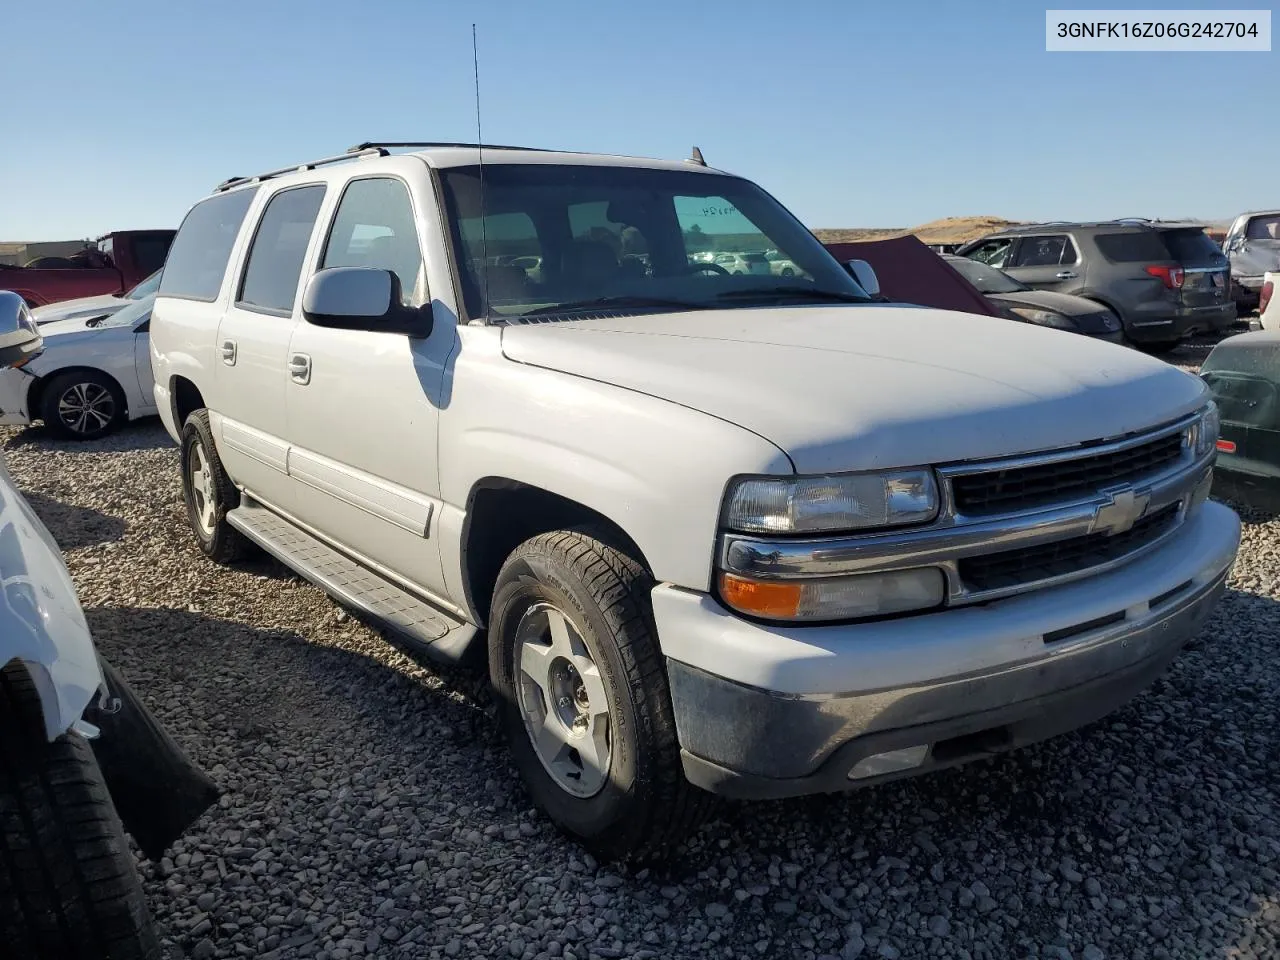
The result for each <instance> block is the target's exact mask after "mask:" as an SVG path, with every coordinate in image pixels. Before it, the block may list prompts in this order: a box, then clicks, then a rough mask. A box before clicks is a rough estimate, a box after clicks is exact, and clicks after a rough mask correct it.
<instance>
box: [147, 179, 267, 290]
mask: <svg viewBox="0 0 1280 960" xmlns="http://www.w3.org/2000/svg"><path fill="white" fill-rule="evenodd" d="M257 191H258V188H257V187H253V188H250V189H244V190H235V191H233V192H231V193H222V194H219V195H218V196H216V197H210V198H209V199H208V200H202V201H200V202H199V203H197V204H196V205H195V206H194V207H192V208H191V211H190V212H189V213H188V214H187V215H186V217H185V218H184V219H183V221H182V226H181V227H179V228H178V235H177V236H176V237H175V238H174V241H173V246H172V247H170V248H169V257H168V259H167V260H166V261H165V269H164V276H163V278H162V279H161V281H160V296H162V297H178V298H180V299H183V300H200V301H203V302H205V303H212V302H213V301H214V300H217V299H218V291H219V290H220V289H221V288H222V278H223V277H224V276H225V275H226V272H227V261H228V260H230V259H231V248H232V247H233V246H235V242H236V237H237V236H238V235H239V233H240V225H241V224H242V223H244V216H245V214H246V213H248V211H249V204H250V203H252V202H253V197H254V194H256V193H257Z"/></svg>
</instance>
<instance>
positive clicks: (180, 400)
mask: <svg viewBox="0 0 1280 960" xmlns="http://www.w3.org/2000/svg"><path fill="white" fill-rule="evenodd" d="M169 404H170V406H171V408H172V413H173V422H174V424H175V426H176V427H177V428H178V430H179V431H181V430H182V425H183V424H184V423H186V422H187V417H189V416H191V414H193V413H194V412H195V411H197V410H199V409H200V408H201V407H204V406H206V404H205V402H204V394H202V393H201V392H200V388H199V387H197V386H196V385H195V383H194V382H193V381H191V380H188V379H187V378H186V377H183V376H180V375H176V374H175V375H174V376H172V377H170V378H169Z"/></svg>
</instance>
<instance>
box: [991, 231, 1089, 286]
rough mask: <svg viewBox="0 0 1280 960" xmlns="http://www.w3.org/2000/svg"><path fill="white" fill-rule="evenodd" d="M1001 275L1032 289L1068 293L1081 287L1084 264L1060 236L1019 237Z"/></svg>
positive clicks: (1066, 239)
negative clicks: (1007, 275)
mask: <svg viewBox="0 0 1280 960" xmlns="http://www.w3.org/2000/svg"><path fill="white" fill-rule="evenodd" d="M1004 272H1005V273H1007V274H1009V276H1011V277H1013V278H1014V279H1015V280H1021V281H1022V282H1023V283H1025V284H1026V285H1027V286H1029V287H1034V288H1035V289H1036V290H1054V291H1057V292H1058V293H1071V292H1072V291H1073V290H1080V289H1082V288H1083V287H1084V264H1083V263H1082V262H1081V261H1080V256H1079V254H1078V253H1077V251H1076V247H1075V244H1074V243H1073V242H1072V240H1071V238H1070V237H1069V236H1067V235H1066V234H1064V233H1054V234H1045V235H1043V236H1028V237H1021V238H1019V240H1018V245H1017V248H1016V249H1015V250H1014V251H1013V256H1012V257H1010V258H1009V262H1008V263H1007V264H1006V265H1005V267H1004Z"/></svg>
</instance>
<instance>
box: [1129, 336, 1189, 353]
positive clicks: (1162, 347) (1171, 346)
mask: <svg viewBox="0 0 1280 960" xmlns="http://www.w3.org/2000/svg"><path fill="white" fill-rule="evenodd" d="M1134 346H1135V347H1137V348H1138V349H1139V350H1141V351H1142V352H1143V353H1150V354H1152V355H1153V356H1157V357H1159V356H1164V355H1166V354H1170V353H1173V351H1175V350H1177V349H1178V347H1180V346H1182V341H1181V340H1148V341H1146V342H1145V343H1135V344H1134Z"/></svg>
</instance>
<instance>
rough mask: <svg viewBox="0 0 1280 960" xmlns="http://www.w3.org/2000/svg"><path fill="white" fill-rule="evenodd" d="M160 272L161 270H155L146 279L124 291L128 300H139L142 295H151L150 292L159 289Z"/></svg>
mask: <svg viewBox="0 0 1280 960" xmlns="http://www.w3.org/2000/svg"><path fill="white" fill-rule="evenodd" d="M160 273H161V271H159V270H157V271H156V272H155V273H153V274H152V275H151V276H149V277H147V279H145V280H143V281H142V282H141V283H139V284H138V285H137V286H135V287H134V288H133V289H132V290H130V291H129V292H128V293H126V294H125V296H126V297H128V298H129V299H130V300H141V299H142V298H143V297H149V296H151V294H153V293H155V292H156V291H157V290H159V289H160Z"/></svg>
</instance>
